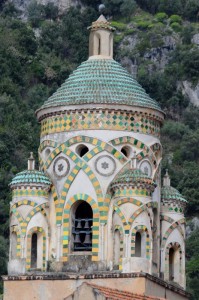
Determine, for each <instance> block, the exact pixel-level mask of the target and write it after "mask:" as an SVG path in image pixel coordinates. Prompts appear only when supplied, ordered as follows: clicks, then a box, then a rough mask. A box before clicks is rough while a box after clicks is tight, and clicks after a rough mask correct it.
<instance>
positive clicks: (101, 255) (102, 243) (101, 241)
mask: <svg viewBox="0 0 199 300" xmlns="http://www.w3.org/2000/svg"><path fill="white" fill-rule="evenodd" d="M104 230H105V224H104V223H100V233H101V234H100V259H101V260H102V261H103V260H104V247H105V234H104Z"/></svg>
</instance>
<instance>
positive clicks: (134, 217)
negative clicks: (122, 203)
mask: <svg viewBox="0 0 199 300" xmlns="http://www.w3.org/2000/svg"><path fill="white" fill-rule="evenodd" d="M151 207H152V208H154V207H156V208H157V203H156V202H147V203H145V204H143V205H142V206H141V207H140V208H138V209H137V210H136V211H135V212H134V213H133V214H132V216H131V217H130V218H129V220H128V222H129V224H130V225H132V224H133V222H134V221H135V219H136V218H137V217H138V216H139V215H140V214H141V213H142V212H144V211H146V212H147V214H148V216H149V218H150V224H151V226H152V216H151V215H150V213H149V211H148V209H149V208H151Z"/></svg>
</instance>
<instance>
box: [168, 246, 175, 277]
mask: <svg viewBox="0 0 199 300" xmlns="http://www.w3.org/2000/svg"><path fill="white" fill-rule="evenodd" d="M174 256H175V251H174V249H173V248H170V249H169V281H173V280H174Z"/></svg>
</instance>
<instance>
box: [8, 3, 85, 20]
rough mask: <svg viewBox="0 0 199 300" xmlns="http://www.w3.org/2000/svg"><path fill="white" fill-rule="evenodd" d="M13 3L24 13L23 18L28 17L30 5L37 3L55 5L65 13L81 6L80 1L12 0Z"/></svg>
mask: <svg viewBox="0 0 199 300" xmlns="http://www.w3.org/2000/svg"><path fill="white" fill-rule="evenodd" d="M11 2H12V3H14V5H15V6H16V7H17V8H18V9H19V10H20V11H21V12H22V13H23V15H22V18H23V16H26V13H27V8H28V6H29V4H30V3H32V2H37V3H38V4H43V5H46V4H48V3H53V4H54V5H55V6H57V7H58V8H59V11H60V12H63V11H64V10H66V9H69V8H70V7H71V6H77V5H80V4H81V2H80V0H53V1H52V0H11Z"/></svg>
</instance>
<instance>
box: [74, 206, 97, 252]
mask: <svg viewBox="0 0 199 300" xmlns="http://www.w3.org/2000/svg"><path fill="white" fill-rule="evenodd" d="M72 223H73V227H72V234H73V238H74V251H92V226H93V211H92V208H91V206H90V205H89V204H88V203H86V202H85V201H83V202H81V203H80V204H79V206H78V207H77V209H76V211H75V215H74V219H73V220H72Z"/></svg>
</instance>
